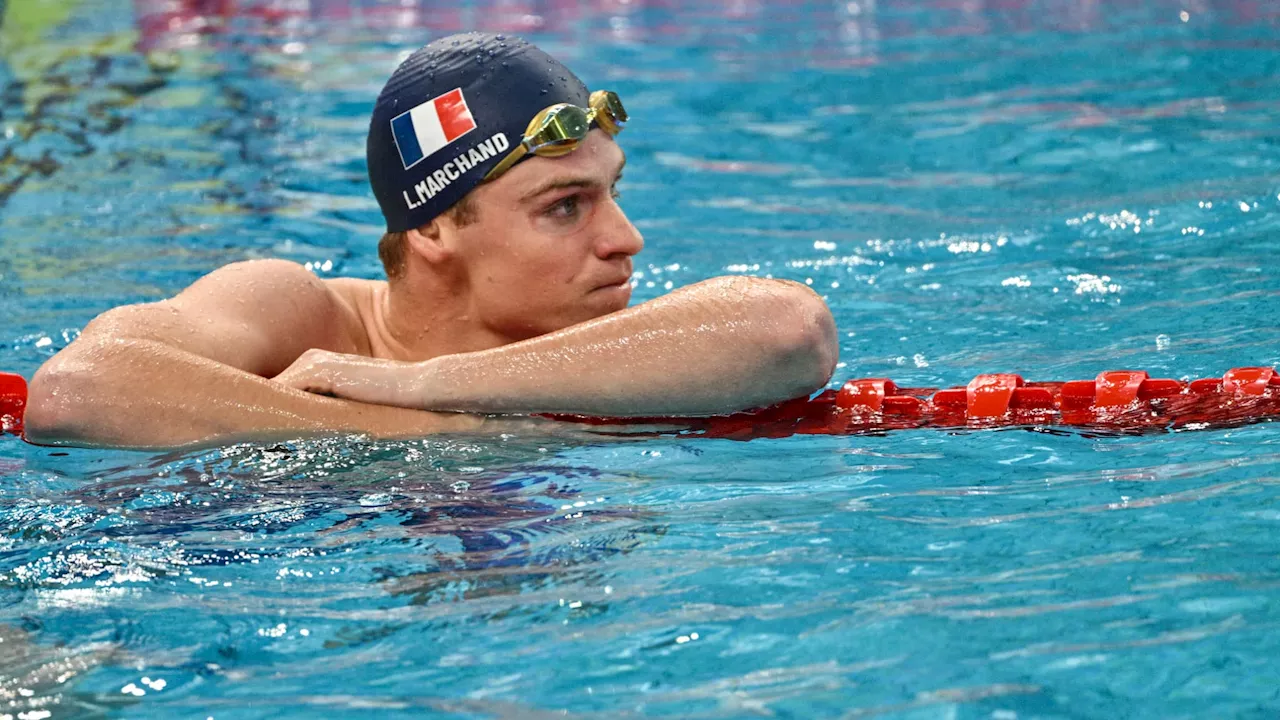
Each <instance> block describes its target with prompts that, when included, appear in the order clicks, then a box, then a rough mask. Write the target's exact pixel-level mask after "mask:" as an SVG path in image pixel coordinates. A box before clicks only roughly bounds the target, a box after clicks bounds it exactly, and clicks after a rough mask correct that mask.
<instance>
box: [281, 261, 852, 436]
mask: <svg viewBox="0 0 1280 720" xmlns="http://www.w3.org/2000/svg"><path fill="white" fill-rule="evenodd" d="M838 352H839V348H838V344H837V340H836V330H835V322H834V320H833V319H832V317H831V312H830V310H828V309H827V306H826V304H825V303H824V302H823V301H822V299H821V298H820V297H818V296H817V295H816V294H815V293H814V292H813V291H812V290H810V289H809V288H807V287H805V286H803V285H799V284H796V283H790V282H783V281H775V280H762V279H758V278H745V277H731V278H717V279H714V280H708V281H706V282H702V283H698V284H696V285H692V286H690V287H687V288H682V289H680V290H677V291H675V292H672V293H670V294H668V295H666V296H663V297H661V298H658V299H656V300H652V301H650V302H647V303H644V304H641V305H638V306H635V307H632V308H629V309H627V310H623V311H621V312H616V313H613V314H611V315H608V316H605V317H602V318H598V319H596V320H592V321H590V322H586V323H581V324H579V325H575V326H573V327H570V328H566V329H564V330H561V331H559V332H555V333H550V334H547V335H543V336H541V337H537V338H533V339H530V340H526V341H523V342H519V343H513V344H511V345H506V346H503V347H500V348H495V349H492V350H485V351H482V352H474V353H461V354H457V355H446V356H442V357H439V358H435V359H432V360H428V361H426V362H424V363H395V362H387V361H378V360H369V359H367V358H356V357H351V356H345V355H333V354H331V353H320V352H313V353H309V354H307V355H304V356H303V357H301V358H299V360H298V362H296V363H295V364H294V365H293V366H292V367H291V368H290V369H289V370H288V371H286V372H285V373H284V374H283V375H282V376H281V377H280V378H277V379H279V380H281V381H282V382H286V383H288V384H290V385H292V386H294V387H301V388H304V389H310V390H313V391H318V392H326V393H329V394H333V395H337V396H339V397H347V398H353V399H359V400H362V401H365V402H371V403H384V404H388V405H399V406H403V407H416V408H426V409H432V410H452V411H463V412H482V413H520V412H548V413H579V414H584V415H597V416H610V417H637V416H639V417H643V416H660V415H712V414H720V413H729V412H734V411H738V410H744V409H748V408H754V407H763V406H767V405H771V404H773V403H777V402H780V401H783V400H787V399H790V398H794V397H799V396H802V395H808V394H809V393H811V392H813V391H814V390H817V389H818V388H820V387H822V386H823V385H824V384H825V383H826V382H827V381H828V380H829V379H830V378H831V373H832V372H833V370H834V369H835V363H836V358H837V355H838Z"/></svg>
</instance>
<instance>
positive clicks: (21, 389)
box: [0, 373, 27, 435]
mask: <svg viewBox="0 0 1280 720" xmlns="http://www.w3.org/2000/svg"><path fill="white" fill-rule="evenodd" d="M26 409H27V381H26V380H24V379H23V377H22V376H21V375H14V374H13V373H0V435H4V434H5V433H7V432H11V433H13V434H14V435H21V434H22V414H23V411H25V410H26Z"/></svg>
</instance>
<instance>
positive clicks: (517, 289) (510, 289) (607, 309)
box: [455, 130, 644, 341]
mask: <svg viewBox="0 0 1280 720" xmlns="http://www.w3.org/2000/svg"><path fill="white" fill-rule="evenodd" d="M624 162H625V158H624V156H623V154H622V149H621V148H620V147H618V144H617V143H615V142H614V141H613V139H612V138H610V137H609V135H607V134H606V133H604V132H603V131H601V130H592V131H591V133H590V134H589V135H588V136H587V139H586V140H585V141H584V142H583V144H582V146H581V147H579V148H578V149H577V150H575V151H573V152H571V153H569V154H568V155H565V156H563V157H559V158H542V157H533V158H530V159H528V160H525V161H524V162H522V163H520V164H518V165H516V166H515V167H514V168H512V169H511V170H510V171H508V172H507V173H505V174H504V175H502V176H500V177H499V178H498V179H496V180H494V181H493V182H491V183H487V184H484V185H481V186H479V187H478V188H476V189H475V190H474V191H473V194H474V196H475V197H474V199H475V201H476V202H475V204H476V208H477V219H476V221H475V222H473V223H471V224H469V225H465V226H462V227H460V228H457V230H456V232H457V237H458V243H457V245H456V246H455V251H456V252H457V254H458V256H459V259H460V260H461V265H462V267H463V268H464V272H465V273H466V276H467V286H468V288H469V289H470V291H471V294H472V307H473V308H474V309H475V311H476V313H477V315H478V317H477V318H476V319H477V320H479V321H480V322H481V323H483V324H484V325H485V326H487V327H488V328H489V329H490V330H492V331H494V332H496V333H498V334H499V335H502V336H504V337H506V338H507V339H508V340H509V341H515V340H522V339H525V338H529V337H534V336H537V335H542V334H544V333H548V332H553V331H555V330H559V329H562V328H565V327H568V326H570V325H573V324H576V323H580V322H582V321H584V320H590V319H592V318H596V317H600V316H601V315H605V314H608V313H611V312H614V311H617V310H621V309H623V308H625V307H626V306H627V303H628V302H629V301H630V299H631V286H630V279H631V257H632V256H633V255H635V254H636V253H638V252H640V250H641V249H642V248H643V247H644V240H643V239H642V238H641V237H640V233H639V232H638V231H637V230H636V228H635V226H634V225H632V224H631V221H630V220H628V219H627V216H626V215H625V214H623V212H622V208H621V207H619V206H618V202H617V189H616V186H617V182H618V180H619V178H620V177H621V175H622V166H623V163H624Z"/></svg>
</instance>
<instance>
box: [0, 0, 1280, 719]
mask: <svg viewBox="0 0 1280 720" xmlns="http://www.w3.org/2000/svg"><path fill="white" fill-rule="evenodd" d="M3 7H4V8H5V10H4V12H5V15H4V20H3V24H0V50H2V51H3V53H2V57H3V61H2V62H0V83H3V87H4V93H3V96H0V113H2V117H0V137H2V138H3V139H0V143H3V150H0V203H2V204H0V368H4V369H8V370H12V371H18V372H22V373H24V374H26V375H27V376H30V374H31V373H33V372H34V371H35V369H36V368H37V367H38V366H39V365H40V363H41V362H43V361H44V360H45V359H46V358H48V357H50V356H51V355H52V354H53V353H54V352H56V351H57V350H58V349H60V348H62V347H64V346H65V345H66V344H67V343H68V342H70V341H71V340H72V339H74V337H75V336H76V334H77V332H78V331H79V329H80V328H82V327H83V326H84V325H85V324H86V323H87V322H88V321H89V320H90V319H91V318H92V317H93V316H94V315H96V314H97V313H99V312H101V311H103V310H105V309H107V308H109V307H112V306H114V305H117V304H121V303H130V302H139V301H149V300H156V299H159V298H163V297H166V296H169V295H171V294H173V293H175V292H177V291H178V290H179V289H181V288H182V287H184V286H185V285H187V284H188V283H190V282H191V281H193V280H194V279H196V278H197V277H199V276H200V275H202V274H204V273H206V272H208V271H210V270H211V269H213V268H215V267H217V266H219V265H220V264H223V263H226V262H230V261H235V260H241V259H245V258H256V257H284V258H289V259H292V260H296V261H298V262H300V263H307V264H308V265H309V267H311V268H313V269H314V270H315V272H317V273H318V274H320V275H322V276H325V277H329V276H336V275H355V276H360V277H377V276H378V274H379V272H380V268H379V266H378V264H377V259H376V253H375V243H376V240H377V237H378V234H379V232H380V227H379V215H378V212H377V207H376V205H375V204H374V202H373V200H372V197H371V195H370V193H369V192H368V190H367V187H366V180H365V175H364V160H363V148H364V132H365V129H366V123H367V113H368V112H369V109H370V108H371V106H372V101H373V98H374V97H375V96H376V94H377V91H378V89H379V88H380V86H381V83H382V82H383V80H384V79H385V78H386V76H387V75H388V74H389V72H390V70H391V69H392V68H393V67H394V65H395V63H396V62H397V60H398V58H400V57H401V56H402V55H403V54H404V53H407V52H408V51H411V50H412V49H414V48H415V47H417V46H418V45H420V44H422V43H424V42H426V41H427V40H429V39H431V38H434V37H438V36H440V35H442V34H445V33H447V32H450V31H453V30H457V29H469V28H479V29H487V30H493V31H504V32H515V33H520V34H523V35H525V36H527V37H529V38H531V39H533V40H535V41H537V42H538V43H539V44H541V45H542V46H543V47H545V48H546V49H548V50H549V51H551V52H552V53H553V54H556V55H558V56H560V57H562V58H563V59H565V60H566V62H568V64H570V65H571V66H572V67H574V68H575V69H576V70H577V71H578V72H579V74H581V75H582V76H583V78H584V79H585V80H586V81H587V82H588V84H590V85H591V86H593V87H609V88H613V89H616V90H617V91H618V92H619V93H620V94H621V95H622V96H623V98H624V100H625V102H626V103H627V106H628V109H629V110H631V112H632V115H633V120H634V121H633V123H632V125H631V127H630V128H629V129H628V131H627V133H625V134H624V135H623V136H622V137H621V141H622V144H623V146H624V147H625V149H626V151H627V153H628V156H629V162H628V165H627V171H626V178H625V180H624V181H623V183H622V192H623V200H622V202H623V205H624V207H625V208H626V209H627V211H628V212H629V214H630V215H631V216H632V217H633V219H634V220H635V222H636V224H637V226H639V227H640V229H641V230H642V231H643V232H644V234H645V237H646V241H647V249H646V250H645V252H644V254H643V255H641V256H640V257H639V258H637V263H636V268H637V272H636V275H635V284H636V298H637V300H641V301H642V300H647V299H650V298H653V297H656V296H658V295H660V294H662V293H664V292H666V291H667V290H670V289H671V288H674V287H679V286H682V285H685V284H688V283H691V282H695V281H697V280H701V279H704V278H708V277H713V276H717V275H723V274H733V273H749V274H756V275H769V276H772V277H778V278H789V279H793V280H797V281H800V282H805V283H808V284H811V285H812V286H813V288H814V289H815V290H817V291H819V292H820V293H822V294H823V295H824V296H825V297H826V298H827V300H828V302H829V303H830V305H831V307H832V309H833V311H834V313H835V316H836V319H837V322H838V324H839V327H840V337H841V365H840V367H839V369H838V370H837V374H836V377H835V378H833V381H832V383H833V387H834V386H835V385H837V384H838V383H840V382H842V381H843V380H845V379H848V378H851V377H891V378H893V379H894V380H896V381H897V382H898V383H899V384H902V385H917V386H948V385H957V384H963V383H965V382H967V381H968V379H969V378H971V377H972V376H973V375H975V374H977V373H982V372H1018V373H1021V374H1022V375H1023V376H1024V377H1026V378H1028V379H1036V380H1066V379H1087V378H1092V377H1093V376H1094V375H1096V374H1097V373H1098V372H1099V371H1102V370H1107V369H1125V368H1137V369H1145V370H1148V371H1149V372H1151V373H1152V375H1154V376H1163V377H1175V378H1191V377H1205V376H1216V375H1221V374H1222V372H1224V371H1225V370H1226V369H1228V368H1230V367H1233V366H1241V365H1276V364H1280V323H1278V322H1277V320H1276V319H1277V317H1280V277H1278V276H1277V273H1276V271H1275V266H1276V258H1277V257H1280V130H1278V129H1277V124H1276V122H1275V120H1276V116H1277V112H1278V111H1280V72H1278V71H1280V41H1278V40H1277V38H1278V37H1280V9H1278V8H1277V6H1276V5H1275V4H1274V3H1272V2H1269V1H1268V0H1146V1H1144V2H1137V1H1127V0H1079V1H1077V2H1066V1H1060V0H1001V2H982V1H981V0H975V1H973V2H969V1H965V2H951V1H949V0H931V1H929V2H916V1H915V0H853V1H851V2H783V1H782V0H777V1H776V2H767V1H765V0H736V1H734V2H729V1H728V0H725V1H724V2H712V1H711V0H697V1H696V2H689V3H676V2H667V1H662V0H591V1H588V0H582V1H581V2H571V1H568V2H567V1H563V0H561V1H553V0H542V1H534V0H523V1H522V0H514V1H513V0H475V1H474V2H469V3H461V4H459V3H455V2H447V3H446V2H431V1H429V0H405V1H404V2H400V1H399V0H396V1H394V2H393V1H391V0H387V1H385V2H384V1H382V0H242V2H240V3H231V2H227V1H226V0H172V1H170V0H134V2H132V3H130V2H128V1H127V0H29V1H28V2H22V1H18V0H14V1H11V2H9V3H7V4H4V5H3ZM1277 477H1280V432H1277V427H1276V426H1275V425H1271V424H1258V425H1251V426H1245V427H1239V428H1233V429H1220V430H1201V431H1192V432H1177V433H1163V434H1150V435H1143V436H1129V437H1108V436H1095V435H1089V434H1082V433H1077V432H1062V433H1058V432H1054V433H1048V432H1037V431H1032V430H1028V429H1003V430H969V431H941V430H916V431H900V432H890V433H885V434H882V435H871V436H859V437H792V438H786V439H780V440H756V441H751V442H732V441H723V440H710V439H705V438H696V437H663V438H654V439H645V440H642V441H616V440H607V439H603V438H591V437H590V436H584V435H577V434H569V435H565V436H563V437H552V438H549V437H537V436H533V435H519V434H516V435H508V436H503V437H501V438H480V437H451V438H428V439H425V440H421V441H413V442H369V441H364V440H359V439H329V440H311V441H299V442H294V443H283V444H273V445H254V444H245V445H236V446H232V447H227V448H222V449H217V450H208V451H201V452H186V453H177V452H174V453H160V454H150V453H138V452H115V451H102V450H77V449H51V448H37V447H32V446H28V445H24V444H22V443H20V442H19V441H17V440H16V439H14V438H7V439H0V478H3V482H0V718H11V717H12V718H19V719H20V720H42V719H43V718H49V717H53V718H99V717H112V718H114V717H122V718H123V717H128V718H186V717H190V718H206V717H213V718H218V719H219V720H223V719H226V718H311V717H379V718H401V717H403V718H409V717H441V718H541V717H672V718H740V717H780V718H818V717H834V718H857V717H869V716H874V717H894V718H913V719H914V718H993V719H996V720H1014V719H1015V718H1121V717H1123V718H1179V717H1181V718H1203V717H1236V718H1264V717H1275V716H1276V715H1277V714H1280V483H1277V480H1276V478H1277Z"/></svg>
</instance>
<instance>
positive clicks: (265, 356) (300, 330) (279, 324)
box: [82, 260, 360, 376]
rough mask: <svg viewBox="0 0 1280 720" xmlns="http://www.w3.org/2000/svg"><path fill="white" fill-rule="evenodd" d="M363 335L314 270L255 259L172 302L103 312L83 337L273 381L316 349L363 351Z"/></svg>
mask: <svg viewBox="0 0 1280 720" xmlns="http://www.w3.org/2000/svg"><path fill="white" fill-rule="evenodd" d="M359 336H360V328H359V326H358V324H356V323H353V322H352V321H351V320H350V318H349V316H348V314H347V313H346V312H345V311H344V305H343V302H342V301H341V298H340V297H339V296H338V295H337V294H336V293H335V292H334V291H333V289H332V288H330V287H329V285H327V284H326V283H325V281H323V280H321V279H320V278H318V277H316V275H315V274H314V273H312V272H311V271H310V270H308V269H307V268H305V267H303V266H301V265H299V264H297V263H294V262H289V261H287V260H249V261H244V262H237V263H231V264H230V265H225V266H223V267H220V268H218V269H217V270H214V271H213V272H210V273H209V274H208V275H205V276H204V277H202V278H200V279H199V280H197V281H195V282H194V283H192V284H191V285H190V286H189V287H187V288H186V289H185V290H183V291H182V292H180V293H178V295H176V296H175V297H173V298H170V299H168V300H162V301H159V302H154V303H144V304H141V305H129V306H124V307H119V308H115V309H113V310H110V311H108V312H106V313H103V314H102V315H100V316H99V317H98V318H97V319H96V320H94V321H93V322H92V323H90V324H89V326H88V327H86V328H85V331H84V335H83V336H82V337H85V338H86V339H93V340H96V341H117V340H138V341H149V342H158V343H162V344H164V345H168V346H170V347H173V348H176V349H178V350H183V351H187V352H190V353H193V354H195V355H198V356H200V357H204V358H208V359H211V360H215V361H218V362H221V363H224V364H226V365H230V366H232V367H236V368H239V369H241V370H246V371H248V372H252V373H255V374H259V375H265V376H270V375H271V374H273V373H276V372H279V371H280V370H283V369H284V368H285V367H288V365H289V363H291V362H292V361H293V360H294V359H295V358H297V357H298V356H299V355H301V354H302V353H303V352H306V351H307V350H309V349H311V348H321V349H325V350H333V351H335V352H358V350H359V345H358V341H357V339H358V338H359Z"/></svg>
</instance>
